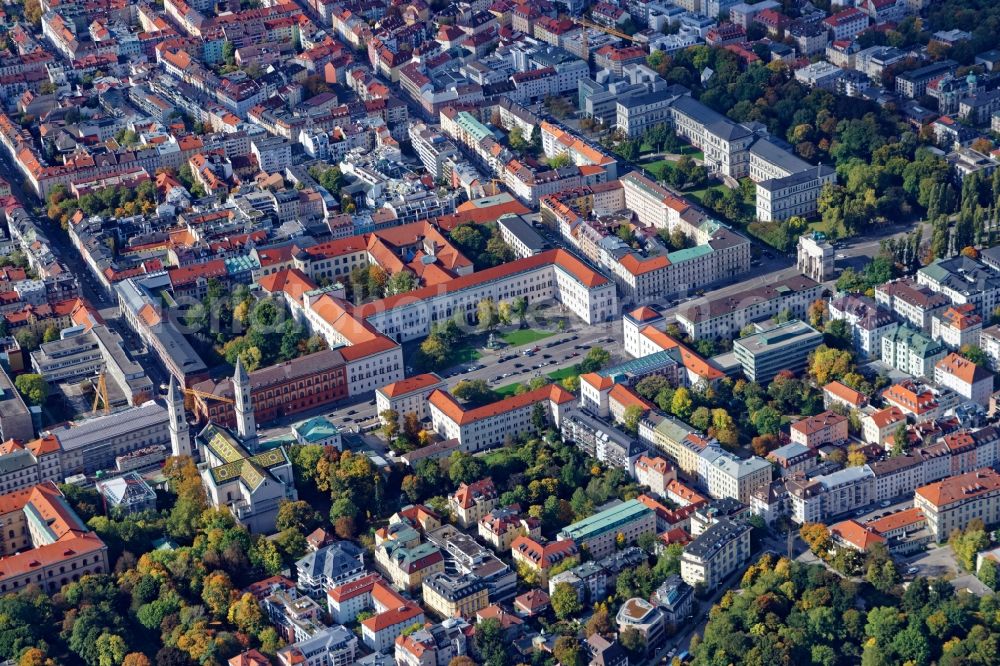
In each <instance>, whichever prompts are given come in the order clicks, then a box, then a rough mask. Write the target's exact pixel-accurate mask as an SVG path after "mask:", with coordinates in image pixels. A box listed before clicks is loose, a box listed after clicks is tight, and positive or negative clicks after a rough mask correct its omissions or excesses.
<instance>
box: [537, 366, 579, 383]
mask: <svg viewBox="0 0 1000 666" xmlns="http://www.w3.org/2000/svg"><path fill="white" fill-rule="evenodd" d="M578 374H580V372H579V370H577V369H576V366H575V365H571V366H569V367H568V368H563V369H562V370H556V371H555V372H550V373H549V374H547V375H545V376H546V377H548V378H549V379H551V380H552V381H554V382H561V381H562V380H564V379H566V378H567V377H572V376H573V375H578Z"/></svg>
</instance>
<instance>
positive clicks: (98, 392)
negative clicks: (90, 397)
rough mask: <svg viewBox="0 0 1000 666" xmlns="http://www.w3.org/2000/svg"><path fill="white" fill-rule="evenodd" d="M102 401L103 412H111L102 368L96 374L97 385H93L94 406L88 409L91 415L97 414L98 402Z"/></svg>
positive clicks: (106, 383)
mask: <svg viewBox="0 0 1000 666" xmlns="http://www.w3.org/2000/svg"><path fill="white" fill-rule="evenodd" d="M101 402H103V403H104V413H105V414H110V413H111V401H110V400H109V399H108V380H107V379H106V378H105V377H104V371H103V370H102V371H101V372H99V373H98V374H97V386H95V387H94V406H93V408H92V409H91V410H90V413H91V415H94V414H97V405H98V403H101Z"/></svg>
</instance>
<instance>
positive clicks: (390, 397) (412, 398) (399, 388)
mask: <svg viewBox="0 0 1000 666" xmlns="http://www.w3.org/2000/svg"><path fill="white" fill-rule="evenodd" d="M446 387H447V384H446V383H445V381H444V380H443V379H441V377H440V376H439V375H437V374H435V373H433V372H427V373H424V374H420V375H414V376H413V377H408V378H406V379H401V380H400V381H398V382H393V383H391V384H386V385H385V386H382V387H380V388H378V389H376V390H375V406H376V410H377V413H378V414H379V418H382V414H383V412H386V411H393V412H396V413H397V414H398V415H399V418H400V419H402V418H404V417H405V416H406V415H407V414H416V416H417V418H418V419H420V420H423V419H424V418H426V417H427V416H428V410H427V398H428V397H429V396H430V394H431V393H433V392H434V391H436V390H439V389H440V390H444V389H445V388H446ZM383 423H384V419H383Z"/></svg>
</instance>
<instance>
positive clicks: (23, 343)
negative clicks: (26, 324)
mask: <svg viewBox="0 0 1000 666" xmlns="http://www.w3.org/2000/svg"><path fill="white" fill-rule="evenodd" d="M14 339H15V340H17V344H18V346H19V347H20V348H21V349H23V350H24V351H26V352H30V351H34V350H36V349H38V336H37V335H36V334H35V332H34V331H32V330H31V329H28V328H22V329H21V330H19V331H15V332H14Z"/></svg>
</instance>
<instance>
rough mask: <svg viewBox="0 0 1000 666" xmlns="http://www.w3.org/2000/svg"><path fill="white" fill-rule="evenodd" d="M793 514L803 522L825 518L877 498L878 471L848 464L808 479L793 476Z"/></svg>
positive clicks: (790, 488)
mask: <svg viewBox="0 0 1000 666" xmlns="http://www.w3.org/2000/svg"><path fill="white" fill-rule="evenodd" d="M785 486H786V488H787V489H788V495H789V501H790V504H791V518H792V520H793V521H794V522H795V523H797V524H799V525H801V524H802V523H817V522H825V521H826V520H828V519H829V518H832V517H835V516H839V515H841V514H844V513H848V512H850V511H854V510H856V509H858V508H860V507H863V506H868V505H869V504H871V503H872V502H874V501H875V475H874V474H872V471H871V469H869V468H868V467H867V466H865V467H847V468H845V469H842V470H839V471H837V472H832V473H830V474H824V475H821V476H816V477H813V478H811V479H807V478H806V477H804V476H793V477H791V478H789V479H788V480H787V481H786V482H785Z"/></svg>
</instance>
